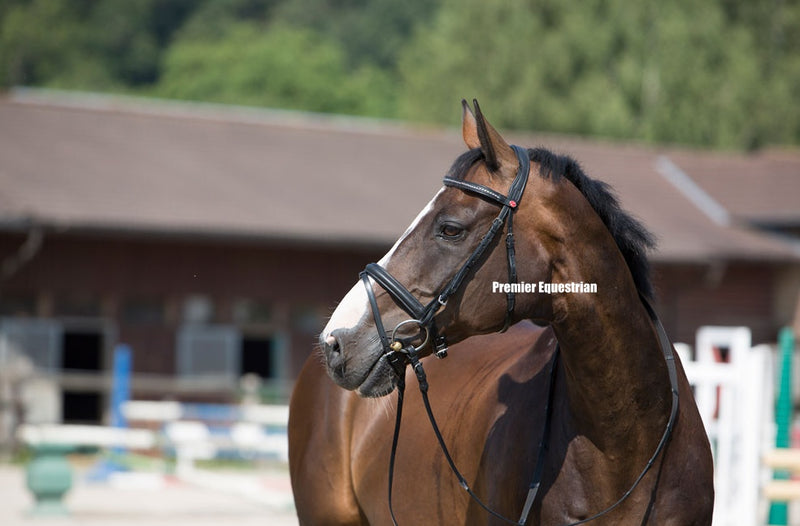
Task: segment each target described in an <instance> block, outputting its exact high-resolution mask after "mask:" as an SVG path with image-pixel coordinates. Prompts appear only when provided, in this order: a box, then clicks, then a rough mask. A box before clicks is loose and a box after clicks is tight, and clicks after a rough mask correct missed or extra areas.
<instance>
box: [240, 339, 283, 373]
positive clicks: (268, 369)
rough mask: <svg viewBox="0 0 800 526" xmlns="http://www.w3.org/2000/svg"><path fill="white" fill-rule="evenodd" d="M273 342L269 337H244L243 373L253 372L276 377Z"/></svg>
mask: <svg viewBox="0 0 800 526" xmlns="http://www.w3.org/2000/svg"><path fill="white" fill-rule="evenodd" d="M273 362H274V360H273V344H272V340H271V339H269V338H248V337H244V338H242V370H241V373H242V374H247V373H253V374H257V375H258V376H260V377H261V378H275V376H277V375H276V371H275V364H274V363H273Z"/></svg>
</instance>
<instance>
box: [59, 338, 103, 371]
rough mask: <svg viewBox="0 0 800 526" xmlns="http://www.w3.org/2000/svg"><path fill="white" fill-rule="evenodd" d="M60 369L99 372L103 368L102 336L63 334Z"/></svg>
mask: <svg viewBox="0 0 800 526" xmlns="http://www.w3.org/2000/svg"><path fill="white" fill-rule="evenodd" d="M62 351H63V352H62V355H61V367H62V369H77V370H81V371H100V370H102V368H103V360H102V357H103V336H102V335H101V334H100V333H98V332H89V331H85V332H65V333H64V340H63V347H62Z"/></svg>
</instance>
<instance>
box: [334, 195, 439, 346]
mask: <svg viewBox="0 0 800 526" xmlns="http://www.w3.org/2000/svg"><path fill="white" fill-rule="evenodd" d="M444 189H445V188H444V187H442V188H441V189H440V190H439V191H438V192H437V193H436V195H435V196H433V199H431V200H430V202H429V203H428V204H427V205H426V206H425V208H423V209H422V211H421V212H420V213H419V214H418V215H417V217H416V218H415V219H414V221H413V222H412V223H411V226H409V227H408V228H407V229H406V231H405V232H404V233H403V235H402V236H400V239H398V240H397V242H395V244H394V246H393V247H392V248H390V249H389V252H387V253H386V255H384V256H383V257H382V258H381V259H380V261H378V265H380V266H382V267H383V268H386V265H387V264H388V263H389V260H390V259H391V258H392V255H393V254H394V252H395V250H397V247H399V246H400V243H402V242H403V240H404V239H405V238H406V237H408V235H409V234H410V233H411V232H413V231H414V229H415V228H416V227H417V225H418V224H419V222H420V221H422V218H423V217H425V215H426V214H427V213H428V212H430V211H431V209H432V208H433V203H434V202H435V201H436V198H437V197H439V194H441V193H442V192H443V191H444ZM370 283H373V281H372V279H370ZM368 312H369V298H367V291H366V288H365V287H364V283H363V282H362V281H361V280H358V283H356V284H355V285H354V286H353V288H352V289H350V292H348V293H347V294H346V295H345V297H344V298H342V301H341V302H340V303H339V306H338V307H336V310H335V311H333V314H332V315H331V319H330V320H328V324H327V325H326V326H325V329H324V330H323V331H322V339H326V338H327V337H328V336H329V335H330V333H331V332H332V331H334V330H335V329H352V328H353V327H355V326H356V325H357V324H358V323H359V322H360V321H361V319H362V318H364V315H365V314H367V313H368Z"/></svg>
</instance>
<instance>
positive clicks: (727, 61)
mask: <svg viewBox="0 0 800 526" xmlns="http://www.w3.org/2000/svg"><path fill="white" fill-rule="evenodd" d="M756 48H757V45H756V43H755V41H754V39H753V37H752V33H751V32H750V31H748V29H747V28H745V27H742V26H741V25H739V24H736V23H735V22H733V21H731V20H730V19H729V17H728V16H727V14H726V12H725V10H724V9H722V7H721V3H714V2H701V3H696V2H691V1H689V0H667V1H663V2H643V3H634V4H631V3H629V2H625V1H623V0H608V1H602V0H589V1H585V0H560V1H558V2H556V1H547V0H540V1H536V2H527V1H526V2H523V1H521V0H515V1H513V2H507V3H503V5H502V6H500V5H499V3H498V2H486V1H479V0H466V1H455V0H447V1H445V3H444V4H443V5H442V9H441V10H440V11H439V13H438V16H437V17H436V18H435V19H434V20H433V21H432V24H431V26H430V27H428V28H426V30H425V31H420V32H418V33H417V36H416V38H415V39H414V41H413V42H412V44H411V45H410V46H409V47H408V49H406V51H405V52H404V54H403V57H402V60H401V65H400V69H401V73H402V78H403V80H404V81H405V82H404V85H405V90H404V92H403V93H402V94H401V99H400V104H401V111H402V114H403V115H406V116H408V117H410V118H412V119H428V120H437V121H444V120H447V119H450V118H451V117H450V116H453V115H456V114H457V112H455V111H453V109H452V108H453V105H454V101H456V100H458V99H459V98H461V97H472V96H477V97H478V98H479V99H480V98H483V99H484V100H486V101H487V103H490V104H491V105H492V106H491V108H492V114H493V116H494V118H495V120H497V122H498V124H500V125H501V126H506V127H514V128H522V129H535V130H547V131H557V132H566V133H577V134H591V135H602V136H610V137H628V138H639V139H646V140H651V141H661V142H680V143H687V144H697V145H713V146H721V147H750V146H753V145H755V144H757V143H759V142H763V140H765V139H766V137H765V134H766V131H765V129H764V128H763V126H758V125H757V121H754V120H753V115H754V113H759V112H760V111H761V112H764V111H766V112H767V114H769V113H770V112H769V111H767V110H768V109H769V107H776V106H784V107H785V106H786V105H790V104H792V103H791V102H790V101H791V99H787V98H786V97H787V95H788V93H789V92H790V91H791V89H790V88H789V87H788V86H785V87H782V86H781V84H780V83H776V84H775V85H773V83H772V82H768V83H767V85H766V86H765V85H763V84H762V82H761V81H762V75H761V72H760V68H759V56H758V53H757V52H756ZM790 84H791V83H790ZM765 88H766V89H765ZM767 92H770V93H771V97H774V98H779V99H780V101H781V102H780V103H777V102H775V101H774V98H770V97H766V96H765V95H764V94H765V93H767ZM770 100H772V102H769V101H770ZM794 122H795V123H796V118H795V119H794Z"/></svg>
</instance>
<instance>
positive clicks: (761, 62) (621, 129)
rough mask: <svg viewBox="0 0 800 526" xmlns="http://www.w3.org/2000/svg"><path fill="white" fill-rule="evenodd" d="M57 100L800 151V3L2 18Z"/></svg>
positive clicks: (188, 0) (33, 81)
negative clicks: (470, 122) (66, 92)
mask: <svg viewBox="0 0 800 526" xmlns="http://www.w3.org/2000/svg"><path fill="white" fill-rule="evenodd" d="M20 84H23V85H41V86H55V87H63V88H71V89H91V90H115V91H130V92H134V93H143V94H154V95H158V96H162V97H176V98H184V99H193V100H209V101H216V102H225V103H236V104H255V105H267V106H278V107H286V108H296V109H304V110H311V111H323V112H337V113H353V114H365V115H375V116H384V117H401V118H406V119H411V120H417V121H430V122H436V123H455V122H456V119H457V118H458V116H459V112H458V111H457V107H458V106H457V103H458V100H460V99H461V98H462V97H465V98H472V97H477V98H479V99H480V100H482V101H484V105H485V106H486V107H487V110H489V111H490V112H491V115H492V118H493V121H495V122H496V123H497V124H498V125H500V126H502V127H507V128H518V129H528V130H541V131H554V132H561V133H575V134H586V135H600V136H606V137H616V138H626V139H636V140H646V141H653V142H677V143H684V144H694V145H702V146H714V147H724V148H757V147H759V146H761V145H764V144H774V143H784V144H797V143H800V105H798V104H797V103H796V101H797V100H800V0H782V1H780V2H775V1H768V0H709V1H707V2H694V1H690V0H663V1H655V0H647V1H644V2H634V3H631V2H627V1H625V0H509V1H507V2H495V1H486V0H435V1H428V0H406V1H403V2H397V1H395V0H137V1H136V2H130V1H128V0H3V1H1V2H0V87H2V86H13V85H20Z"/></svg>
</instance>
